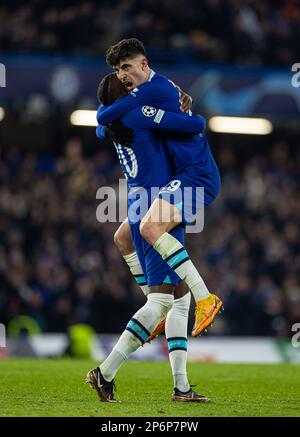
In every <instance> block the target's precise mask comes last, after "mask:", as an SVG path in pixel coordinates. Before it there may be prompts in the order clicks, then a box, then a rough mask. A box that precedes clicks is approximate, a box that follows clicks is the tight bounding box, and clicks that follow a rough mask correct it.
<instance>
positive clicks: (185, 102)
mask: <svg viewBox="0 0 300 437" xmlns="http://www.w3.org/2000/svg"><path fill="white" fill-rule="evenodd" d="M177 88H178V91H179V93H180V96H179V101H180V110H181V111H182V112H188V111H189V110H190V109H191V107H192V104H193V98H192V96H190V95H189V94H187V93H185V92H184V91H183V90H182V89H181V88H180V87H179V86H177Z"/></svg>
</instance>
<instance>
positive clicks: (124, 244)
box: [114, 228, 134, 255]
mask: <svg viewBox="0 0 300 437" xmlns="http://www.w3.org/2000/svg"><path fill="white" fill-rule="evenodd" d="M114 243H115V245H116V246H117V248H118V249H119V251H120V252H121V253H122V255H127V254H129V253H131V252H133V251H134V248H133V246H132V241H131V238H130V236H129V238H128V235H127V234H126V232H123V231H122V229H120V228H119V229H118V230H117V231H116V232H115V234H114Z"/></svg>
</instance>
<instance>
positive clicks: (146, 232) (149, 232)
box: [140, 220, 156, 244]
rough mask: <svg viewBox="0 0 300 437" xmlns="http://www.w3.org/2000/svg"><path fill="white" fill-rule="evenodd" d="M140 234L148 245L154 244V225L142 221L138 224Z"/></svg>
mask: <svg viewBox="0 0 300 437" xmlns="http://www.w3.org/2000/svg"><path fill="white" fill-rule="evenodd" d="M140 234H141V236H142V237H143V238H144V239H145V240H146V241H148V243H150V244H154V243H155V241H156V238H155V235H156V232H155V224H154V223H151V222H149V221H147V220H142V222H141V224H140Z"/></svg>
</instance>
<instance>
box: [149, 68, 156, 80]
mask: <svg viewBox="0 0 300 437" xmlns="http://www.w3.org/2000/svg"><path fill="white" fill-rule="evenodd" d="M154 75H155V71H154V70H151V73H150V76H149V79H148V81H147V82H151V80H152V79H153V77H154Z"/></svg>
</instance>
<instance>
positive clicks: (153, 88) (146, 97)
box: [97, 80, 180, 125]
mask: <svg viewBox="0 0 300 437" xmlns="http://www.w3.org/2000/svg"><path fill="white" fill-rule="evenodd" d="M166 101H174V102H178V104H179V102H180V93H179V90H178V89H177V87H176V85H175V84H174V83H173V82H172V81H170V80H166V81H164V82H163V83H161V82H159V83H157V81H153V82H145V83H143V84H141V85H139V87H138V88H136V90H133V91H132V92H131V93H130V94H128V95H127V96H124V97H122V98H121V99H119V100H118V101H117V102H115V103H113V104H112V105H110V106H109V107H107V108H105V110H104V111H102V112H101V113H98V114H97V120H98V123H99V124H102V125H107V124H109V123H111V122H113V121H114V120H116V119H118V118H121V117H123V115H125V114H126V113H127V112H129V111H131V110H132V109H134V108H136V107H138V106H143V105H150V106H155V107H157V108H161V107H163V106H164V103H165V102H166ZM178 108H179V105H178Z"/></svg>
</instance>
